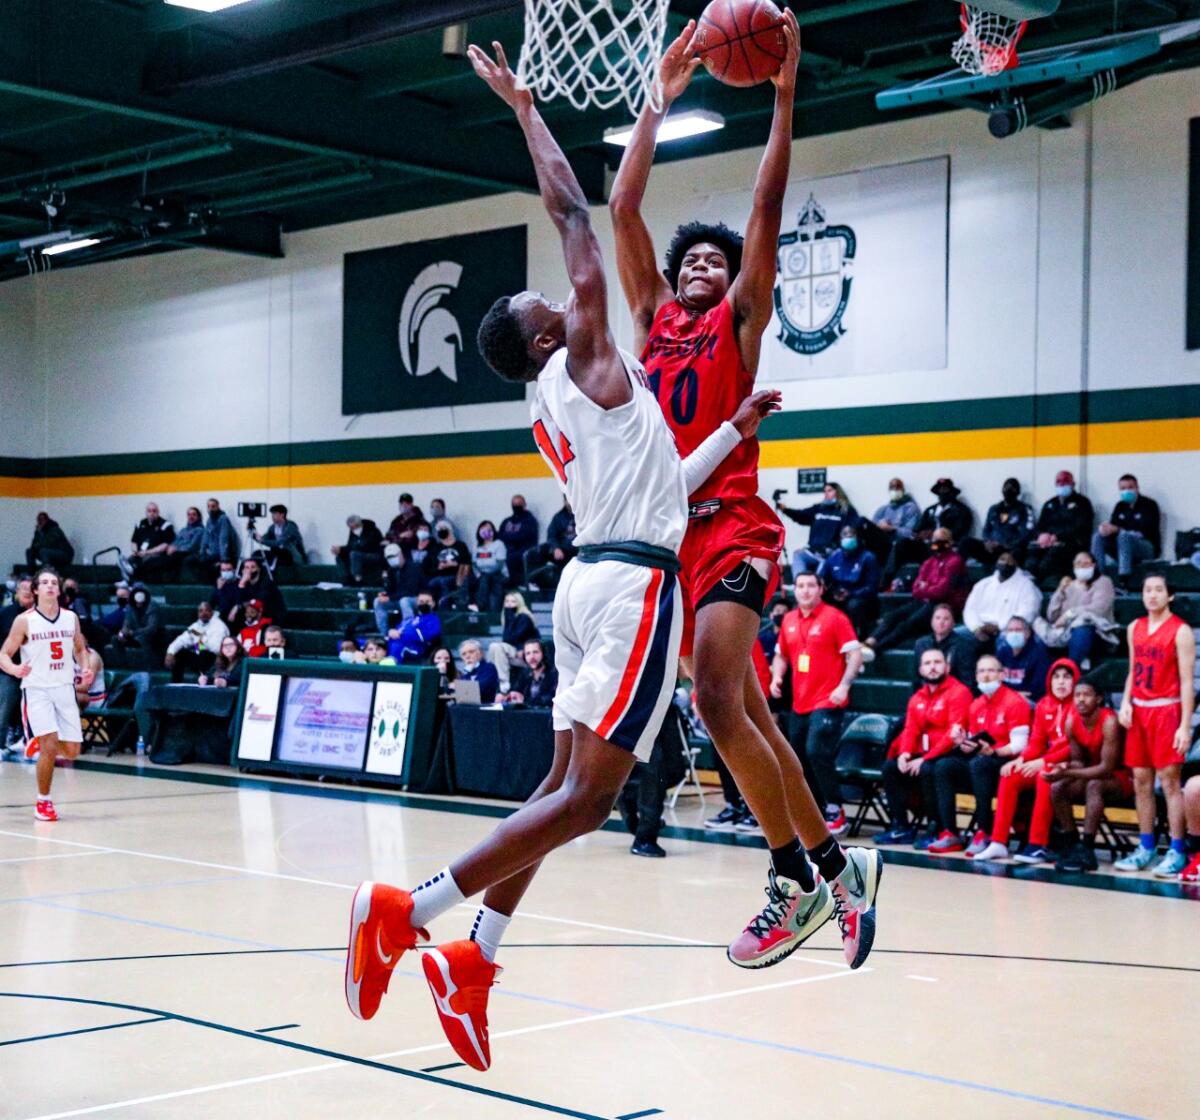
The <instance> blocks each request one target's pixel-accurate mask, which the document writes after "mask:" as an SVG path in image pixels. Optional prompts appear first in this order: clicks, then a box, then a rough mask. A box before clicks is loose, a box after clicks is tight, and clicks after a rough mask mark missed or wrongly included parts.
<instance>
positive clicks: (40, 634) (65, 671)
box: [21, 607, 79, 688]
mask: <svg viewBox="0 0 1200 1120" xmlns="http://www.w3.org/2000/svg"><path fill="white" fill-rule="evenodd" d="M21 617H22V618H24V619H25V633H26V635H27V638H26V641H25V644H24V645H23V646H22V647H21V664H22V665H30V666H32V667H33V672H31V673H30V674H29V676H27V677H22V678H21V687H22V688H58V687H59V686H60V685H64V684H65V685H67V686H68V687H69V688H74V686H75V674H76V672H77V670H76V668H75V634H76V632H77V631H78V630H79V619H78V618H77V617H76V615H75V612H74V611H69V610H67V609H66V607H60V608H59V611H58V617H57V618H54V619H50V618H47V617H46V616H45V615H44V614H42V613H41V611H39V610H38V609H37V607H31V608H30V609H29V610H27V611H26V612H25V613H24V615H22V616H21Z"/></svg>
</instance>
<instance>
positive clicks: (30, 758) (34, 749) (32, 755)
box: [25, 735, 42, 762]
mask: <svg viewBox="0 0 1200 1120" xmlns="http://www.w3.org/2000/svg"><path fill="white" fill-rule="evenodd" d="M41 753H42V744H41V743H39V742H38V741H37V736H36V735H35V736H34V737H33V738H32V739H27V740H26V741H25V761H26V762H36V761H37V760H38V755H40V754H41Z"/></svg>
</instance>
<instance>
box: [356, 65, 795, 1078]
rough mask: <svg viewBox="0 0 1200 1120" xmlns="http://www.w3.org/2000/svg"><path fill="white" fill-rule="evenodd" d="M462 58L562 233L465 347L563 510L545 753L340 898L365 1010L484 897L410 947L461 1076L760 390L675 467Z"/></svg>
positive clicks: (561, 203)
mask: <svg viewBox="0 0 1200 1120" xmlns="http://www.w3.org/2000/svg"><path fill="white" fill-rule="evenodd" d="M493 45H494V46H495V49H496V61H495V62H493V61H492V60H491V59H490V58H488V56H487V55H486V54H484V52H483V51H481V50H480V49H479V48H478V47H476V46H472V47H471V48H470V50H469V52H468V53H469V55H470V58H471V63H472V65H473V66H474V67H475V72H476V73H477V74H479V76H480V77H481V78H483V79H484V81H486V82H487V84H488V85H489V86H490V87H491V88H492V90H493V91H495V93H496V94H497V95H499V96H500V97H501V98H502V99H503V100H504V101H505V102H506V103H507V104H508V105H509V106H510V107H511V108H512V109H513V111H514V113H515V114H516V117H517V121H518V123H519V124H520V126H521V129H522V131H523V133H524V134H525V140H526V143H527V145H528V147H529V153H530V155H531V156H532V157H533V163H534V167H535V169H536V171H537V178H538V186H539V187H540V189H541V194H542V201H543V202H544V204H545V206H546V209H547V211H548V212H549V214H550V217H551V219H552V220H553V221H554V224H555V226H556V227H557V229H558V233H559V236H560V238H561V240H562V248H563V255H564V257H565V259H566V265H567V274H568V276H569V277H570V280H571V294H570V297H569V299H568V300H567V302H566V303H565V304H560V303H550V302H549V301H548V300H547V299H546V298H545V296H543V295H541V294H540V293H538V292H521V293H520V294H519V295H515V296H511V297H505V298H503V299H500V300H497V301H496V303H495V304H494V305H493V307H492V308H491V310H490V311H489V312H488V313H487V315H486V316H485V317H484V319H483V322H482V323H481V324H480V327H479V348H480V351H481V353H482V354H483V357H484V359H485V360H486V361H487V363H488V364H489V365H490V366H491V367H492V369H493V370H495V371H496V373H498V374H499V375H500V376H501V377H504V378H506V379H508V380H510V381H516V382H520V383H524V384H528V383H533V385H534V386H535V388H534V392H533V399H532V410H531V411H532V421H533V434H534V440H535V442H536V444H537V446H538V450H539V451H541V453H542V456H543V457H544V458H545V460H546V462H547V464H548V465H549V467H550V469H551V470H552V471H553V472H554V474H555V476H556V477H557V479H558V482H559V485H560V487H561V488H562V490H563V492H564V493H565V495H566V497H567V499H568V500H569V501H570V504H571V508H572V509H573V510H574V512H575V524H576V529H577V534H576V537H575V544H576V547H577V548H578V549H579V555H578V556H577V557H576V558H575V559H573V560H572V561H571V562H570V563H569V564H568V565H567V566H566V568H565V569H564V570H563V574H562V579H561V582H560V583H559V586H558V593H557V595H556V596H555V599H554V646H555V656H556V660H557V663H558V674H559V678H558V691H557V693H556V694H555V698H554V730H555V737H554V761H553V764H552V766H551V771H550V774H549V775H547V777H546V779H545V780H544V781H543V782H542V784H541V786H540V787H539V788H538V790H537V791H536V792H535V793H534V794H533V796H532V797H531V798H530V799H529V801H528V802H527V803H526V804H525V805H524V806H523V807H522V808H521V809H520V810H518V811H517V812H516V813H514V814H513V815H512V816H510V817H508V818H507V819H506V820H505V821H504V822H503V823H502V824H500V825H499V826H498V827H497V829H496V830H495V832H493V833H492V835H491V836H490V837H488V838H487V839H486V840H484V841H483V842H482V843H481V844H479V845H477V846H476V847H475V848H474V849H472V850H471V851H469V852H467V853H466V854H465V855H463V856H462V857H460V858H459V859H457V860H455V861H454V862H453V863H452V864H451V865H450V866H449V867H446V868H444V869H443V870H441V871H439V872H438V873H437V874H436V875H434V876H432V877H431V878H430V879H428V880H426V881H425V882H424V883H422V884H421V885H420V886H418V887H416V888H415V889H414V890H413V891H412V892H411V893H410V892H408V891H405V890H400V889H399V888H397V887H392V886H387V885H385V884H382V883H371V882H365V883H362V884H360V885H359V888H358V890H357V891H356V892H355V894H354V901H353V902H352V903H351V917H350V943H349V949H348V951H347V954H346V971H345V993H346V1002H347V1003H348V1004H349V1006H350V1010H351V1011H352V1012H353V1013H354V1014H355V1015H356V1016H357V1017H358V1018H360V1019H370V1018H371V1017H372V1016H373V1015H374V1014H375V1012H376V1010H377V1009H378V1007H379V1002H380V1000H381V999H382V998H383V994H384V992H386V991H387V986H388V982H389V980H390V979H391V976H392V971H393V970H394V969H395V967H396V964H397V962H398V961H399V959H400V956H401V955H402V954H403V953H404V952H405V951H406V950H408V949H413V948H415V947H416V945H417V941H418V939H423V940H428V935H427V934H426V933H425V929H424V927H425V926H426V925H428V924H429V923H430V922H432V921H434V920H435V919H436V918H438V917H439V916H440V915H442V914H445V913H446V912H447V911H448V910H450V909H452V908H454V907H455V906H458V905H459V904H461V903H462V902H463V901H464V899H466V898H469V897H471V896H472V895H476V894H479V893H480V892H486V893H485V894H484V896H483V906H482V907H481V909H480V910H479V912H478V915H477V917H476V919H475V925H474V927H473V929H472V931H471V936H470V939H469V940H466V941H452V942H448V943H446V944H443V945H439V946H437V947H436V948H430V949H428V950H427V951H426V952H425V953H423V954H422V957H421V966H422V969H423V970H424V973H425V978H426V980H427V981H428V983H429V987H430V990H431V992H432V993H433V998H434V1004H435V1006H436V1008H437V1011H438V1016H439V1018H440V1019H441V1023H442V1027H443V1029H444V1030H445V1032H446V1037H447V1038H448V1039H449V1041H450V1043H451V1045H452V1046H453V1047H454V1050H455V1052H456V1053H457V1054H458V1056H459V1057H460V1058H462V1060H463V1061H464V1062H466V1063H467V1064H468V1065H470V1066H471V1067H472V1068H474V1069H478V1070H485V1069H487V1068H488V1066H489V1065H490V1063H491V1052H490V1049H489V1044H488V1025H487V1000H488V992H489V990H490V988H491V985H492V984H493V983H494V981H495V978H496V975H497V974H498V972H499V968H498V967H497V966H496V964H495V955H496V949H497V947H498V945H499V942H500V939H501V937H502V936H503V934H504V931H505V928H506V927H507V925H508V923H509V920H510V918H511V916H512V914H513V912H514V910H515V909H516V906H517V904H518V903H519V902H520V900H521V898H522V896H523V895H524V893H525V890H526V888H528V886H529V884H530V882H531V881H532V879H533V876H534V875H535V873H536V872H537V869H538V866H539V864H540V863H541V860H542V858H543V857H544V856H546V855H547V854H549V853H550V852H551V851H553V850H554V849H555V848H558V847H561V846H562V845H563V844H566V843H567V842H568V841H570V840H573V839H575V838H576V837H577V836H582V835H583V834H585V833H587V832H591V831H592V830H593V829H595V828H598V827H599V826H600V825H601V824H602V823H603V822H604V821H605V820H606V819H607V818H608V815H609V813H610V812H612V808H613V804H614V803H615V801H616V799H617V795H618V793H620V791H621V788H622V787H623V786H624V785H625V782H626V779H627V778H628V777H629V774H630V771H631V770H632V769H633V765H634V761H635V758H640V759H642V760H643V761H644V760H646V759H647V758H649V756H650V750H651V748H652V747H653V745H654V739H655V737H656V736H657V734H658V730H659V728H660V727H661V726H662V721H663V718H664V716H665V715H666V710H667V706H668V705H669V704H670V702H671V698H672V696H673V695H674V692H675V679H676V677H675V671H676V667H677V665H678V661H679V643H680V639H681V637H682V632H683V610H682V602H681V598H680V593H679V588H678V583H677V579H676V574H677V572H678V571H679V558H678V555H677V553H678V550H679V546H680V545H681V544H682V542H683V536H684V532H685V530H686V529H687V497H688V494H689V493H690V492H691V491H692V490H694V489H695V488H696V487H697V486H699V485H700V484H701V483H702V482H703V481H704V480H705V479H706V478H707V477H708V475H709V473H710V472H711V471H712V469H713V467H714V466H715V465H716V464H717V463H718V462H720V460H721V459H722V458H723V457H724V456H725V455H728V454H729V453H730V451H732V450H733V449H734V448H735V447H737V446H738V445H739V444H740V443H741V442H742V440H743V439H747V438H752V437H753V436H754V434H755V432H757V430H758V424H759V421H760V420H761V419H762V417H763V416H764V415H766V414H768V413H769V412H772V411H774V410H775V408H776V407H777V401H778V394H777V393H773V392H759V393H754V394H752V395H750V396H748V397H747V399H746V400H744V401H742V402H741V403H740V405H739V406H738V408H737V409H736V411H735V410H731V414H732V416H733V419H732V421H731V422H727V423H723V424H721V425H720V426H719V427H718V429H717V430H716V431H715V432H713V433H712V435H711V436H710V438H709V439H707V440H705V441H704V443H703V444H702V445H701V446H700V447H698V448H697V449H696V450H695V452H693V453H692V454H691V455H689V456H688V458H687V460H686V461H685V462H681V461H680V456H679V453H678V452H677V451H676V449H675V441H674V440H673V439H672V437H671V432H670V430H669V429H668V427H667V425H666V423H665V422H664V421H663V417H662V413H661V412H660V411H659V408H658V405H657V403H656V402H655V400H654V398H653V396H651V394H650V392H649V391H648V389H647V387H646V384H645V372H644V371H643V370H642V368H641V366H640V365H639V364H638V362H637V359H636V358H633V357H631V356H630V355H628V354H625V353H623V352H622V351H620V350H618V348H617V346H616V344H615V342H614V341H613V337H612V333H611V332H610V330H609V326H608V287H607V281H606V279H605V275H604V262H603V259H602V258H601V255H600V246H599V244H598V242H597V240H596V236H595V233H594V232H593V230H592V225H591V218H590V214H589V211H588V204H587V199H586V197H585V196H584V193H583V191H582V190H581V189H580V186H579V183H578V182H577V181H576V179H575V175H574V173H573V172H572V171H571V165H570V164H569V163H568V162H567V159H566V156H564V155H563V153H562V150H561V149H560V148H559V146H558V145H557V144H556V143H555V141H554V138H553V136H551V135H550V131H549V130H548V129H547V128H546V125H545V122H544V121H543V120H542V118H541V116H540V115H539V114H538V112H537V110H536V109H535V108H534V105H533V97H532V95H531V94H530V92H529V91H528V90H527V89H525V88H524V87H523V86H522V85H521V84H520V83H519V82H518V81H517V78H516V75H514V74H513V73H512V71H511V70H510V69H509V67H508V63H507V61H506V60H505V57H504V51H503V49H502V48H501V47H500V45H499V44H498V43H496V44H493Z"/></svg>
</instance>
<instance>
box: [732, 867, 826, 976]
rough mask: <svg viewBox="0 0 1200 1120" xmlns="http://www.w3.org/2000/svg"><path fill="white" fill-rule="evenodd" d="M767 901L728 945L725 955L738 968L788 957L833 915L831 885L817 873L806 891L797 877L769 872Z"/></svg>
mask: <svg viewBox="0 0 1200 1120" xmlns="http://www.w3.org/2000/svg"><path fill="white" fill-rule="evenodd" d="M767 880H768V881H767V888H766V893H767V904H766V906H764V907H763V909H762V912H761V913H760V914H759V915H758V917H757V918H755V919H754V921H752V922H751V923H750V924H749V925H748V926H747V927H746V928H745V929H744V930H743V931H742V933H741V936H740V937H738V938H737V940H735V941H734V942H733V944H731V945H730V946H729V949H728V950H727V951H726V954H725V955H726V956H727V957H728V958H729V959H730V961H731V962H732V963H733V964H736V965H737V966H738V967H739V968H766V967H767V966H768V965H772V964H778V963H779V962H780V961H781V960H783V959H784V958H785V957H789V956H791V955H792V953H794V952H795V951H796V950H797V949H799V948H800V946H801V945H803V944H804V942H806V941H807V940H808V939H809V938H810V937H812V935H813V934H814V933H816V932H817V930H819V929H820V928H821V927H822V926H823V925H824V924H825V923H826V922H827V921H829V919H830V918H831V917H832V916H833V896H832V894H831V893H830V890H829V885H828V884H827V883H826V882H825V880H824V879H822V878H820V877H819V876H818V878H817V882H816V886H814V887H813V889H812V890H811V891H809V892H808V893H807V894H805V893H804V892H803V891H802V890H801V889H800V884H799V883H797V882H796V881H795V880H794V879H788V878H785V877H784V876H782V875H776V874H775V869H774V868H771V870H770V871H769V872H768V873H767Z"/></svg>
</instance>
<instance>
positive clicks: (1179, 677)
mask: <svg viewBox="0 0 1200 1120" xmlns="http://www.w3.org/2000/svg"><path fill="white" fill-rule="evenodd" d="M1174 598H1175V596H1174V594H1173V593H1172V591H1171V588H1170V585H1169V584H1168V583H1167V577H1166V576H1161V575H1152V576H1147V577H1146V578H1145V579H1144V580H1143V581H1142V603H1143V605H1144V606H1145V608H1146V611H1147V614H1146V616H1145V617H1144V618H1138V619H1135V620H1134V621H1133V622H1131V623H1130V624H1129V675H1128V676H1127V677H1126V678H1125V694H1124V696H1122V697H1121V713H1120V718H1121V726H1122V727H1124V728H1125V729H1126V732H1127V734H1126V736H1125V765H1126V766H1128V767H1129V768H1130V769H1131V770H1132V771H1133V788H1134V799H1135V801H1136V802H1137V814H1138V832H1139V833H1140V834H1141V838H1140V840H1139V842H1138V846H1137V847H1136V848H1134V849H1133V851H1132V852H1130V853H1129V855H1127V856H1126V857H1125V858H1124V859H1121V860H1117V862H1116V863H1115V864H1114V865H1113V867H1114V868H1115V869H1116V870H1117V871H1144V870H1145V869H1146V868H1147V867H1149V866H1150V864H1151V862H1152V861H1153V859H1154V854H1155V837H1154V811H1155V804H1154V776H1155V774H1157V775H1158V780H1159V781H1160V782H1161V783H1162V790H1163V797H1164V798H1166V802H1167V823H1168V826H1169V828H1170V832H1171V849H1170V851H1168V852H1167V854H1166V855H1165V856H1164V857H1163V858H1162V860H1161V861H1160V862H1159V864H1158V866H1157V867H1155V869H1154V874H1155V875H1157V876H1158V877H1159V878H1163V879H1173V878H1174V877H1175V876H1176V875H1178V874H1179V873H1180V872H1181V871H1182V870H1183V869H1184V867H1185V866H1186V865H1187V856H1186V854H1185V850H1184V842H1183V825H1184V820H1183V787H1182V785H1181V776H1182V774H1183V759H1184V756H1185V755H1186V754H1187V751H1188V743H1189V740H1190V738H1191V733H1192V712H1193V711H1194V710H1195V707H1196V686H1195V681H1194V679H1193V672H1194V670H1195V665H1196V638H1195V635H1194V634H1193V633H1192V628H1191V627H1190V626H1189V625H1188V624H1187V623H1186V622H1184V621H1183V619H1182V618H1180V617H1179V616H1178V615H1177V614H1175V613H1173V612H1172V610H1171V600H1172V599H1174Z"/></svg>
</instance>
